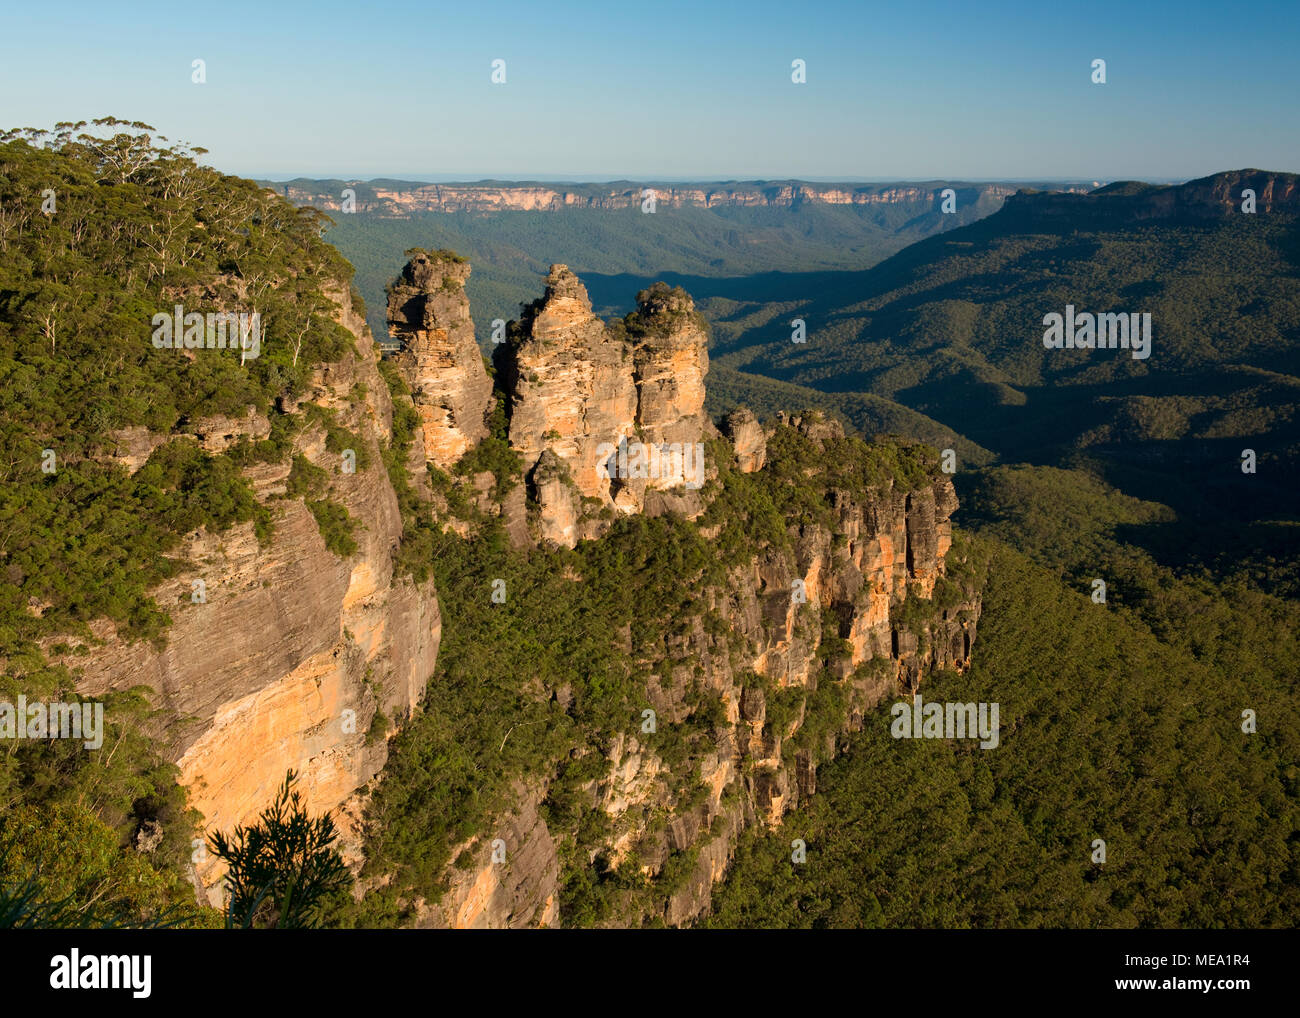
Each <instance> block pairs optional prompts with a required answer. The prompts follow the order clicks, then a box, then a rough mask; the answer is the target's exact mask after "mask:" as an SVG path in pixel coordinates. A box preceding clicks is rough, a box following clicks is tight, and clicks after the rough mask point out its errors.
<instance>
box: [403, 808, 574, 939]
mask: <svg viewBox="0 0 1300 1018" xmlns="http://www.w3.org/2000/svg"><path fill="white" fill-rule="evenodd" d="M515 791H516V806H515V808H514V809H513V810H511V811H510V812H509V813H508V814H506V815H505V816H503V817H502V818H501V819H500V821H499V822H498V824H497V826H496V827H495V828H494V829H493V830H492V832H491V835H492V836H491V837H490V838H489V837H485V838H476V839H474V840H472V841H469V842H466V843H465V844H463V845H459V846H457V848H456V851H455V853H454V855H455V858H456V860H457V864H456V866H455V867H454V870H455V872H454V875H453V877H452V880H451V887H450V890H449V893H448V894H447V895H446V896H445V897H444V898H443V900H442V901H441V902H439V903H438V904H431V903H423V904H421V905H420V907H419V908H418V909H417V917H416V919H415V921H414V924H413V925H415V926H416V927H418V928H422V929H440V928H447V927H452V928H455V929H461V930H495V929H528V928H531V927H538V926H554V925H556V924H557V923H558V922H559V918H560V860H559V856H558V854H557V852H556V846H555V841H554V839H553V838H552V837H551V833H550V831H549V830H547V827H546V824H545V822H544V821H543V820H542V818H541V816H540V815H539V813H538V807H539V805H540V803H541V794H540V790H539V789H536V788H531V789H530V788H527V787H525V786H522V785H521V786H519V787H518V788H517V789H516V790H515Z"/></svg>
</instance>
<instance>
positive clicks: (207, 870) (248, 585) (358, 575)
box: [49, 285, 472, 904]
mask: <svg viewBox="0 0 1300 1018" xmlns="http://www.w3.org/2000/svg"><path fill="white" fill-rule="evenodd" d="M330 296H331V298H332V299H333V301H334V306H335V311H334V317H335V320H336V321H337V322H339V323H340V324H342V325H343V326H344V327H345V328H347V329H348V330H349V331H350V332H351V333H352V335H353V337H354V342H355V348H356V352H355V353H354V354H353V353H349V354H348V355H347V356H345V357H344V359H343V360H341V361H339V362H338V363H333V364H324V365H321V366H320V367H319V368H318V369H317V370H316V372H315V374H314V377H313V384H312V387H311V390H310V391H309V392H307V393H304V394H303V396H302V398H301V399H300V400H299V401H297V402H296V403H295V404H294V406H293V407H292V408H291V409H293V410H294V411H295V414H294V417H295V418H298V419H301V421H302V425H301V427H300V429H299V431H298V433H297V435H296V436H295V438H294V441H293V446H292V450H291V455H289V456H286V457H285V459H284V460H282V461H280V462H275V463H258V464H255V465H253V466H250V467H248V468H246V471H245V473H246V476H247V477H248V478H249V479H250V481H251V482H252V484H253V487H254V490H255V492H256V493H257V496H258V499H259V501H261V502H262V503H263V504H264V505H265V506H266V507H267V508H269V509H270V510H271V511H272V514H273V521H274V527H275V529H274V537H273V540H271V541H270V543H269V544H262V543H260V542H259V541H258V539H257V537H256V536H255V534H254V526H253V524H252V523H247V524H242V525H238V526H235V527H234V528H232V529H230V530H226V531H223V532H221V533H219V534H210V533H207V532H206V531H204V530H200V531H197V532H194V533H192V534H189V535H188V536H187V537H186V539H185V541H184V544H183V546H182V548H181V549H180V553H179V556H178V557H180V558H183V559H184V560H186V561H188V563H189V565H188V567H187V568H185V569H184V570H183V571H182V572H180V573H179V574H178V575H176V576H175V577H174V578H173V579H172V580H170V581H169V582H167V583H166V584H164V585H163V586H162V587H161V588H159V589H157V590H156V591H154V596H155V598H156V599H157V601H158V603H159V604H160V605H162V606H164V607H165V608H166V609H167V610H168V611H169V612H170V613H171V616H172V620H173V621H172V626H171V628H170V630H169V632H168V634H167V639H166V644H165V646H163V647H162V648H161V649H159V648H158V647H156V646H154V645H152V644H149V643H143V642H137V643H127V642H124V641H122V640H120V639H119V638H118V636H117V634H116V631H115V629H114V627H113V625H112V624H111V623H109V622H106V621H105V622H101V623H98V624H96V625H95V626H93V629H94V631H95V635H96V636H97V637H98V638H99V639H100V640H102V641H103V643H102V645H100V646H98V647H97V648H96V649H95V652H94V654H93V655H92V656H90V657H89V658H87V657H64V658H62V659H60V658H59V657H58V656H57V655H56V654H54V653H53V652H52V649H50V651H49V652H50V656H51V658H52V659H53V660H56V661H61V663H64V664H66V665H68V666H69V667H70V668H77V669H80V678H79V680H78V689H79V691H80V692H81V693H83V694H85V695H88V696H94V695H97V694H100V693H103V692H104V691H106V690H110V689H111V690H119V689H127V688H130V687H133V686H137V685H145V686H148V687H150V688H151V689H152V690H153V691H154V694H155V695H154V700H155V706H157V707H158V708H161V709H162V711H163V717H164V719H165V722H164V723H165V728H164V730H163V732H162V733H161V738H162V739H163V743H164V745H165V747H166V752H167V756H168V757H169V758H170V759H172V760H174V761H175V762H176V763H177V764H178V765H179V767H180V770H181V782H182V784H184V785H185V786H186V787H187V788H188V790H189V794H190V803H191V805H193V806H194V807H196V808H197V809H198V810H199V812H200V813H201V814H202V816H203V822H204V828H205V832H207V831H212V830H214V829H217V830H222V831H226V832H229V831H230V830H231V829H232V828H233V827H234V826H235V825H236V824H239V823H246V822H249V821H250V820H251V819H253V818H254V817H255V816H256V815H257V813H258V812H260V811H261V810H262V809H263V808H264V807H265V806H266V805H267V804H268V803H269V802H270V800H271V798H272V797H273V795H274V792H275V789H276V786H277V785H279V784H280V782H281V781H283V779H284V776H285V772H286V771H287V770H288V769H290V768H293V769H295V770H296V771H298V772H299V774H300V779H299V784H298V787H299V789H300V790H301V791H302V792H303V794H304V798H305V800H306V802H307V804H308V808H309V809H311V810H312V811H313V812H323V811H333V810H335V809H336V808H338V807H340V806H342V805H343V804H344V803H345V801H346V800H347V799H348V798H349V797H350V796H352V795H353V794H354V793H355V792H356V790H357V789H358V788H360V787H361V786H363V785H364V784H365V783H366V782H368V781H369V780H370V779H371V778H373V777H374V776H375V775H376V774H378V773H379V771H380V769H381V768H382V767H383V764H384V761H385V759H386V757H387V742H386V739H385V737H384V728H385V725H384V719H385V718H386V719H388V721H389V722H390V727H391V723H393V722H400V721H401V719H402V718H404V717H405V716H407V715H408V714H409V713H410V712H411V710H412V709H413V708H414V707H415V706H416V705H417V704H418V702H419V699H420V696H421V693H422V691H423V689H424V685H425V683H426V682H427V680H428V678H429V675H430V674H431V673H432V671H433V667H434V661H435V658H436V655H437V650H438V642H439V637H440V633H441V619H440V617H439V610H438V602H437V599H436V596H435V592H434V589H433V585H432V583H431V582H425V583H422V584H420V583H416V582H414V581H413V580H412V579H411V578H410V577H409V576H399V575H396V574H395V571H394V565H393V556H394V551H395V548H396V546H397V545H398V543H399V542H400V540H401V537H402V532H403V522H402V518H401V515H400V513H399V511H398V504H397V500H396V497H395V495H394V491H393V487H392V485H391V483H390V481H389V478H388V475H387V473H386V471H385V468H384V464H383V458H382V455H381V445H387V443H388V441H389V439H390V437H391V427H392V404H391V402H390V398H389V393H388V388H387V386H386V384H385V382H384V380H383V379H382V378H381V377H380V374H379V371H378V368H377V361H376V357H375V351H374V346H373V343H372V341H371V337H370V332H369V329H368V328H367V327H366V325H365V323H364V321H363V319H361V318H360V317H359V316H358V315H357V314H355V313H354V312H353V310H352V307H351V303H350V299H349V297H348V291H347V289H346V287H343V286H341V285H339V286H335V287H333V288H332V292H331V294H330ZM471 342H472V340H471ZM361 393H364V395H363V396H361V395H359V394H361ZM307 404H313V405H314V406H316V407H319V408H321V409H322V410H323V411H324V413H325V414H328V415H332V416H330V417H329V419H328V420H329V426H331V427H337V428H342V429H344V431H345V432H349V433H351V434H352V435H355V436H356V437H357V438H358V439H359V440H360V443H361V448H359V449H355V450H351V451H352V453H354V454H355V456H356V469H355V472H349V470H348V468H347V467H346V466H345V465H344V460H343V457H342V455H341V453H340V452H339V451H331V449H329V448H328V445H329V442H328V440H327V424H326V418H325V417H324V416H323V415H322V414H321V413H311V414H309V413H308V412H307V410H306V405H307ZM190 431H191V432H193V433H194V436H195V439H196V440H197V441H200V442H201V443H203V444H204V446H205V448H208V449H209V450H210V451H219V450H220V448H224V447H225V446H226V445H228V444H229V443H230V442H231V441H233V440H236V439H237V438H238V437H240V435H250V436H252V437H259V438H261V437H265V436H266V432H267V425H266V420H265V418H259V417H258V415H256V414H250V415H249V417H248V418H246V419H245V420H243V421H240V420H229V419H224V418H223V419H220V420H213V421H201V422H197V423H196V424H195V425H194V426H193V427H192V428H191V429H190ZM162 437H170V436H149V435H147V434H145V435H140V434H132V435H130V436H126V437H125V438H122V439H119V445H120V448H119V456H118V458H119V460H120V461H122V462H125V463H127V465H128V466H129V467H130V468H132V469H138V467H139V465H140V464H141V463H143V461H144V459H146V458H147V456H148V450H149V449H150V448H151V447H152V446H154V445H156V444H158V441H159V440H160V439H161V438H162ZM417 438H418V436H417ZM293 455H298V456H302V457H305V458H306V460H307V461H309V462H310V463H312V464H314V465H315V466H318V467H320V468H321V469H323V470H324V471H326V473H327V474H328V477H329V486H328V496H329V498H330V499H332V500H334V501H335V502H337V503H339V504H341V505H342V506H344V507H345V508H346V509H347V512H348V513H349V515H350V516H351V517H352V518H353V519H354V520H355V521H358V523H359V526H358V527H357V528H356V530H355V536H356V541H357V549H356V551H355V552H354V553H353V554H350V555H347V556H342V557H341V556H339V555H338V554H336V553H335V552H333V551H331V550H329V549H328V548H327V547H326V543H325V540H324V539H323V537H322V534H321V531H320V528H319V526H318V524H317V522H316V519H315V518H313V515H312V513H311V512H310V511H309V509H308V507H307V505H306V504H305V502H304V500H303V499H301V498H296V497H289V496H288V495H287V494H286V486H287V483H288V481H289V478H290V472H291V461H292V459H293ZM416 458H417V459H418V461H419V462H418V467H417V470H418V471H422V470H423V469H424V455H423V452H422V451H419V452H418V454H417V457H416ZM196 584H201V586H200V587H196ZM196 589H197V590H200V591H201V594H199V595H196V593H195V591H196ZM197 597H201V600H196V598H197ZM344 835H345V847H346V848H348V850H349V851H355V834H354V832H351V831H349V830H347V829H346V825H345V830H344ZM219 875H220V874H219V872H218V870H217V868H216V866H215V865H214V862H213V860H211V859H210V858H209V859H208V860H207V861H205V862H201V863H200V864H199V865H198V877H199V879H200V881H201V882H202V884H203V885H204V886H205V887H206V888H207V890H208V895H209V897H210V899H211V900H212V902H213V903H214V904H216V903H218V899H219V894H220V892H219V888H218V887H217V886H216V883H215V882H216V880H217V878H218V877H219Z"/></svg>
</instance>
